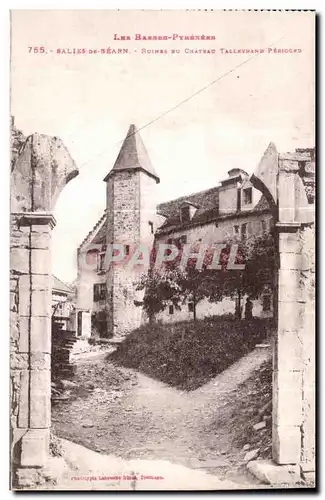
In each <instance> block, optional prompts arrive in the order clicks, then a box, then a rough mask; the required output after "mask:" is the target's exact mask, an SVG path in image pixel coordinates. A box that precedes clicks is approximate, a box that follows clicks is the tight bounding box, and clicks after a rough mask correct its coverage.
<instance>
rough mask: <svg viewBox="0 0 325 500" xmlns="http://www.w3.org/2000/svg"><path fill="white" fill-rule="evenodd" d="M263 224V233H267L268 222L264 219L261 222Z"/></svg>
mask: <svg viewBox="0 0 325 500" xmlns="http://www.w3.org/2000/svg"><path fill="white" fill-rule="evenodd" d="M261 224H262V233H266V231H267V221H266V220H265V219H262V220H261Z"/></svg>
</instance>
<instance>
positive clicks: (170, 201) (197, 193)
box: [157, 186, 220, 207]
mask: <svg viewBox="0 0 325 500" xmlns="http://www.w3.org/2000/svg"><path fill="white" fill-rule="evenodd" d="M219 189H220V186H214V187H212V188H208V189H203V190H202V191H196V192H195V193H191V194H186V195H183V196H179V197H178V198H174V199H172V200H167V201H163V202H161V203H158V205H157V207H160V205H165V204H167V203H174V202H175V201H180V200H187V198H189V197H191V196H197V195H200V194H202V193H207V192H208V191H214V190H219Z"/></svg>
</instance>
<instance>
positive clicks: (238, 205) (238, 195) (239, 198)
mask: <svg viewBox="0 0 325 500" xmlns="http://www.w3.org/2000/svg"><path fill="white" fill-rule="evenodd" d="M240 209H241V191H240V188H237V212H240Z"/></svg>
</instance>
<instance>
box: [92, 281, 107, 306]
mask: <svg viewBox="0 0 325 500" xmlns="http://www.w3.org/2000/svg"><path fill="white" fill-rule="evenodd" d="M105 299H106V283H96V284H95V285H94V302H99V301H100V300H105Z"/></svg>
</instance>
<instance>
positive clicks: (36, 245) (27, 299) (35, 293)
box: [11, 212, 55, 467]
mask: <svg viewBox="0 0 325 500" xmlns="http://www.w3.org/2000/svg"><path fill="white" fill-rule="evenodd" d="M54 224H55V221H54V218H53V216H52V215H51V214H48V213H39V212H38V213H28V212H25V213H20V214H18V213H13V214H12V238H13V241H12V246H11V273H12V277H13V279H14V283H15V287H16V290H17V291H18V297H16V300H17V299H18V300H17V310H16V311H15V319H16V322H17V323H18V325H19V331H20V336H19V339H18V342H17V343H16V345H15V349H14V350H12V352H11V370H12V374H13V375H14V377H13V378H14V379H15V380H16V384H18V385H19V403H18V407H17V421H16V422H13V423H16V426H14V427H13V446H14V447H15V446H16V443H17V442H19V453H14V460H15V462H16V463H17V462H18V463H17V465H19V466H22V467H42V466H44V464H45V462H46V459H47V456H48V447H49V429H50V425H51V371H50V369H51V262H50V240H51V231H52V228H53V227H54ZM16 293H17V292H16ZM16 396H17V395H16ZM16 451H17V450H16Z"/></svg>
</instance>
